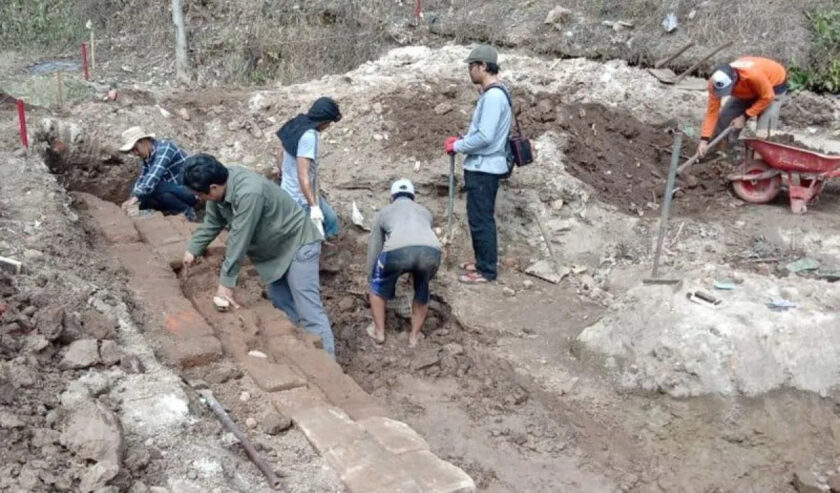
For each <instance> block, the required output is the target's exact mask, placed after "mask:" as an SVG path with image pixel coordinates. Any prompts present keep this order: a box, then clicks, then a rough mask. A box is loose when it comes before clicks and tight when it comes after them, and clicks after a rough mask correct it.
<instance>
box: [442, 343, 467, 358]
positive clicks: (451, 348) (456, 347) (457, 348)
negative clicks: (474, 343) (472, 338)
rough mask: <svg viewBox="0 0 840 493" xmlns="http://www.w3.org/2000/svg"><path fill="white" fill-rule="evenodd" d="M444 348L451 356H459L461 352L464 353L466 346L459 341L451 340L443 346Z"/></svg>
mask: <svg viewBox="0 0 840 493" xmlns="http://www.w3.org/2000/svg"><path fill="white" fill-rule="evenodd" d="M443 350H444V351H446V352H447V353H448V354H450V355H451V356H458V355H459V354H464V346H462V345H460V344H458V343H457V342H450V343H449V344H446V345H445V346H443Z"/></svg>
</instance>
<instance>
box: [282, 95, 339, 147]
mask: <svg viewBox="0 0 840 493" xmlns="http://www.w3.org/2000/svg"><path fill="white" fill-rule="evenodd" d="M339 120H341V112H340V111H338V105H337V104H336V103H335V101H333V100H332V98H327V97H323V98H318V99H317V100H316V101H315V102H314V103H312V107H311V108H309V111H308V112H306V114H303V113H301V114H299V115H298V116H296V117H294V118H292V119H291V120H289V121H287V122H286V123H285V124H284V125H283V126H282V127H280V130H278V131H277V138H279V139H280V142H282V143H283V149H285V150H286V152H288V153H289V154H291V155H292V156H297V147H298V141H299V140H300V138H301V136H303V134H304V133H305V132H306V131H307V130H311V129H313V128H318V127H319V126H320V125H321V124H322V123H326V122H337V121H339Z"/></svg>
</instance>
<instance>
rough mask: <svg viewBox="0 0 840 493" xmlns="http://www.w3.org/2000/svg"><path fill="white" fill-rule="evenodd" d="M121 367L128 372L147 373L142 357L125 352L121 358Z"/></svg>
mask: <svg viewBox="0 0 840 493" xmlns="http://www.w3.org/2000/svg"><path fill="white" fill-rule="evenodd" d="M120 369H122V371H124V372H126V373H145V372H146V367H145V366H143V362H142V361H140V358H138V357H137V356H135V355H133V354H124V355H123V356H122V358H120Z"/></svg>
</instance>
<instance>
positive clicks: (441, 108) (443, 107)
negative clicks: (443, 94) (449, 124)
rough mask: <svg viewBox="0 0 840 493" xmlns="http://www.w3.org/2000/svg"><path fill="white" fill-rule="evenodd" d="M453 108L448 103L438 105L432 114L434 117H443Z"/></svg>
mask: <svg viewBox="0 0 840 493" xmlns="http://www.w3.org/2000/svg"><path fill="white" fill-rule="evenodd" d="M452 109H453V106H452V105H451V104H449V103H440V104H438V105H437V106H435V109H434V112H435V114H436V115H445V114H447V113H449V112H450V111H452Z"/></svg>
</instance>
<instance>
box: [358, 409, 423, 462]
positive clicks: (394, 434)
mask: <svg viewBox="0 0 840 493" xmlns="http://www.w3.org/2000/svg"><path fill="white" fill-rule="evenodd" d="M358 423H359V425H361V426H362V428H364V429H365V431H367V432H368V433H369V434H370V435H371V437H373V439H374V440H375V441H376V442H377V443H378V444H379V445H381V446H382V447H383V448H385V450H387V451H388V452H390V453H392V454H396V455H401V454H405V453H407V452H417V451H420V450H428V449H429V444H428V443H426V440H424V439H423V437H421V436H420V435H418V434H417V432H416V431H414V430H413V429H411V427H410V426H408V425H407V424H405V423H403V422H402V421H396V420H393V419H390V418H386V417H383V416H373V417H370V418H365V419H362V420H359V421H358Z"/></svg>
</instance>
